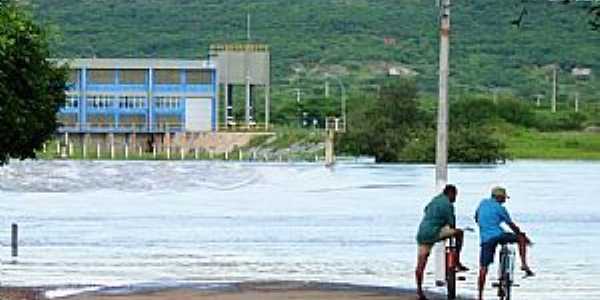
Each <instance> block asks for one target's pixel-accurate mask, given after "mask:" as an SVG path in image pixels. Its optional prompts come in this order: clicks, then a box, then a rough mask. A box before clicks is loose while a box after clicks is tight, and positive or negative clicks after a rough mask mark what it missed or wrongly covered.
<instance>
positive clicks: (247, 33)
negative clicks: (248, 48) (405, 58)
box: [246, 12, 252, 42]
mask: <svg viewBox="0 0 600 300" xmlns="http://www.w3.org/2000/svg"><path fill="white" fill-rule="evenodd" d="M250 21H251V16H250V12H248V13H247V14H246V39H248V42H250V40H251V39H252V36H251V35H250V32H251V30H250V25H251V22H250Z"/></svg>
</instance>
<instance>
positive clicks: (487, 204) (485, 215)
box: [475, 198, 512, 244]
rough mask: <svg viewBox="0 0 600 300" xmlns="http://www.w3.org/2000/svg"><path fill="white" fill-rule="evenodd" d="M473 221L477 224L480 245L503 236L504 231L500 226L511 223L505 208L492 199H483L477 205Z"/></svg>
mask: <svg viewBox="0 0 600 300" xmlns="http://www.w3.org/2000/svg"><path fill="white" fill-rule="evenodd" d="M475 221H476V222H477V224H479V236H480V238H481V243H482V244H483V243H485V242H487V241H490V240H491V239H493V238H497V237H499V236H501V235H502V234H504V229H502V227H501V226H500V224H502V223H507V224H508V223H512V220H511V218H510V215H509V214H508V211H507V210H506V208H505V207H504V206H502V205H501V204H500V203H498V201H496V199H494V198H487V199H483V200H482V201H481V203H479V207H478V208H477V212H475Z"/></svg>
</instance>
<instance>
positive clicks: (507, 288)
mask: <svg viewBox="0 0 600 300" xmlns="http://www.w3.org/2000/svg"><path fill="white" fill-rule="evenodd" d="M502 284H503V285H504V287H503V290H504V300H510V297H511V292H512V282H511V281H510V278H509V276H508V270H504V278H503V279H502Z"/></svg>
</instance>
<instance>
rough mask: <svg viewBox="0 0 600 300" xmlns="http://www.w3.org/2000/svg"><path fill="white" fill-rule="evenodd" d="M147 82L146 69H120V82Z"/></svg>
mask: <svg viewBox="0 0 600 300" xmlns="http://www.w3.org/2000/svg"><path fill="white" fill-rule="evenodd" d="M144 83H146V71H144V70H121V71H119V84H144Z"/></svg>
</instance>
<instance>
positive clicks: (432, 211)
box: [417, 194, 456, 244]
mask: <svg viewBox="0 0 600 300" xmlns="http://www.w3.org/2000/svg"><path fill="white" fill-rule="evenodd" d="M455 223H456V217H455V216H454V205H453V204H452V203H450V200H449V199H448V196H446V195H444V194H439V195H437V196H436V197H435V198H433V199H432V200H431V202H429V204H427V206H426V207H425V215H424V216H423V220H422V221H421V225H419V232H418V233H417V242H418V243H419V244H434V243H435V242H437V241H438V240H439V236H440V230H441V229H442V227H444V226H446V225H448V226H450V227H453V228H454V227H455Z"/></svg>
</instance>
